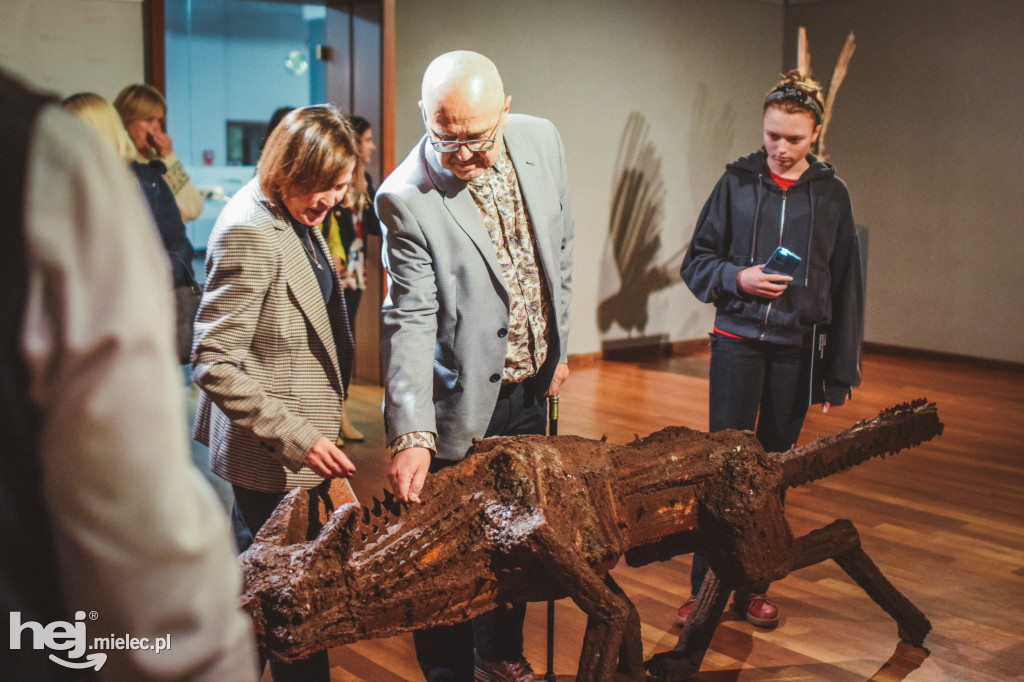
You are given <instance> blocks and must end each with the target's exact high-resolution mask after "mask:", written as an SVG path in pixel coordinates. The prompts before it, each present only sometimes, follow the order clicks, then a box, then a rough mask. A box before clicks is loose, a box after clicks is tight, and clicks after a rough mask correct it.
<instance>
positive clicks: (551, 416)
mask: <svg viewBox="0 0 1024 682" xmlns="http://www.w3.org/2000/svg"><path fill="white" fill-rule="evenodd" d="M548 435H549V436H557V435H558V396H557V395H549V396H548ZM544 680H545V682H556V681H557V678H556V677H555V602H554V600H548V668H547V672H546V673H544Z"/></svg>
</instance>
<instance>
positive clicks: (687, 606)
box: [676, 597, 697, 627]
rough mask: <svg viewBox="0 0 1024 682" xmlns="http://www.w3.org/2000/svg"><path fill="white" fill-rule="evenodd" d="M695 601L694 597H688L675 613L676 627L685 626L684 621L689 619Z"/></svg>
mask: <svg viewBox="0 0 1024 682" xmlns="http://www.w3.org/2000/svg"><path fill="white" fill-rule="evenodd" d="M696 601H697V598H696V597H690V598H689V599H687V600H686V601H684V602H683V605H682V606H680V607H679V610H678V611H676V625H679V626H680V627H681V626H683V625H686V619H687V618H689V617H690V611H693V605H694V603H696Z"/></svg>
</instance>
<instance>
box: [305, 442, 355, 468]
mask: <svg viewBox="0 0 1024 682" xmlns="http://www.w3.org/2000/svg"><path fill="white" fill-rule="evenodd" d="M303 462H304V463H305V465H306V466H307V467H309V469H310V471H312V472H313V473H315V474H317V475H319V476H323V477H324V478H352V477H353V476H355V474H356V467H355V465H354V464H352V461H351V460H350V459H349V458H348V457H346V456H345V453H344V452H342V451H341V450H339V449H338V446H337V445H335V444H334V443H332V442H331V441H330V440H329V439H328V438H327V437H326V436H320V438H319V439H318V440H317V441H316V442H315V443H313V447H311V448H310V449H309V452H308V453H306V459H305V460H303Z"/></svg>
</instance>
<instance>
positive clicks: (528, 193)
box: [376, 52, 573, 680]
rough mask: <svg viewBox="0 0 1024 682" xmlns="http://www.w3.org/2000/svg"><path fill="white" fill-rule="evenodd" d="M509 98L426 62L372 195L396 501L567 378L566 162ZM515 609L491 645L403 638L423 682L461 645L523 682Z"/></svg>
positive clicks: (525, 414)
mask: <svg viewBox="0 0 1024 682" xmlns="http://www.w3.org/2000/svg"><path fill="white" fill-rule="evenodd" d="M510 102H511V98H510V97H507V96H505V94H504V89H503V87H502V84H501V79H500V76H499V75H498V72H497V69H496V68H495V67H494V65H493V64H492V63H491V62H490V60H488V59H487V58H486V57H483V56H482V55H479V54H476V53H472V52H453V53H448V54H445V55H442V56H441V57H438V58H437V59H436V60H434V62H432V63H431V65H430V66H429V67H428V69H427V72H426V74H425V76H424V81H423V100H422V101H421V102H420V107H421V110H422V112H423V118H424V123H425V125H426V135H425V136H424V137H423V139H421V140H420V142H419V143H418V144H417V145H416V147H415V148H414V149H413V150H412V151H411V152H410V154H409V155H408V157H406V159H405V160H404V161H403V162H402V163H401V164H400V165H399V166H398V168H396V169H395V171H394V172H393V173H392V174H391V175H389V176H388V177H387V179H385V181H384V182H383V184H382V185H381V187H380V189H379V190H378V192H377V196H376V209H377V214H378V216H379V217H380V221H381V226H382V230H383V233H384V265H385V269H386V271H387V275H388V296H387V298H386V300H385V302H384V305H383V307H382V311H381V317H382V324H383V329H382V338H381V354H382V360H383V363H384V372H385V394H384V402H385V408H384V411H385V422H386V426H387V439H388V443H389V445H390V447H391V450H392V464H391V469H390V471H389V474H388V475H389V480H390V482H391V485H392V488H393V489H394V491H395V493H396V495H397V496H398V497H399V499H401V500H404V501H412V502H417V501H419V499H420V498H419V494H420V491H421V488H422V486H423V482H424V480H425V478H426V475H427V473H428V471H431V472H432V471H437V470H438V469H440V468H443V467H444V466H447V465H449V464H453V463H455V462H457V461H458V460H460V459H462V458H463V457H464V456H465V454H466V451H467V449H468V448H469V447H470V445H471V443H472V439H473V438H480V437H484V436H493V435H517V434H524V433H544V430H545V426H546V419H545V416H546V410H545V395H557V394H558V391H559V387H560V386H561V384H562V382H563V381H564V380H565V379H566V377H567V376H568V366H567V364H566V354H567V338H568V333H569V299H570V296H571V294H572V250H573V219H572V210H571V206H570V201H569V190H568V184H567V180H566V169H565V154H564V150H563V148H562V142H561V139H560V137H559V135H558V131H557V130H556V129H555V127H554V125H552V124H551V123H550V122H549V121H546V120H544V119H540V118H535V117H532V116H524V115H515V114H509V112H508V110H509V104H510ZM492 613H493V612H492ZM522 614H525V607H524V608H523V609H522ZM522 614H516V615H515V617H514V618H513V621H512V622H511V624H508V625H507V627H506V626H505V625H498V626H492V627H488V628H485V629H486V630H487V631H488V632H490V633H491V634H490V635H488V634H482V633H481V631H480V627H476V628H474V629H475V630H476V632H475V635H474V633H473V632H470V631H468V630H466V628H463V630H462V631H461V634H459V633H454V634H453V633H448V635H445V636H442V637H441V640H443V641H438V640H436V639H433V638H432V636H431V635H429V634H428V635H424V633H423V632H420V633H416V637H414V640H415V642H416V645H417V654H418V658H419V660H420V665H421V667H422V668H423V670H424V673H425V675H426V676H427V679H472V674H473V649H474V641H473V638H474V636H475V638H476V641H475V648H476V650H477V653H478V655H479V656H480V657H482V658H483V659H484V660H483V661H481V660H480V659H479V658H478V659H477V661H476V665H477V668H478V670H477V674H478V676H479V675H481V671H480V668H481V666H483V667H484V668H485V670H484V672H483V675H484V677H482V679H488V678H487V677H486V675H488V674H491V673H494V675H493V679H496V680H500V679H506V678H507V679H532V678H530V677H525V676H524V674H528V669H529V664H527V663H526V662H525V660H524V659H523V658H522V641H521V638H522V618H521V615H522ZM488 615H490V614H485V616H481V617H480V618H478V619H477V620H478V621H479V620H480V619H486V618H487V616H488ZM464 625H466V626H468V624H464ZM477 625H479V624H477ZM453 627H454V628H459V627H460V626H453ZM516 628H518V633H516V632H514V631H515V630H516ZM439 630H445V629H444V628H441V629H439ZM504 630H512V631H513V632H504ZM467 632H469V634H467ZM491 635H493V636H491ZM467 637H468V642H467V641H466V638H467ZM495 639H498V640H503V641H504V643H503V644H497V645H493V646H492V644H491V642H492V641H493V640H495ZM453 642H461V644H455V643H453ZM439 652H440V653H439ZM467 656H468V659H467ZM488 659H490V660H488ZM467 660H468V662H469V663H468V665H469V671H468V673H467V672H466V662H467ZM488 666H490V667H489V668H488ZM517 666H518V667H517ZM492 668H493V670H492ZM438 669H445V670H447V673H444V674H441V673H438ZM448 673H450V674H448ZM467 674H468V677H467Z"/></svg>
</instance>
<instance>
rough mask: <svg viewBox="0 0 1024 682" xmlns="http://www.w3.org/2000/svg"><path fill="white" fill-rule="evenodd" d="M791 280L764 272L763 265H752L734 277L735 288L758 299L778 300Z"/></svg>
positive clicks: (780, 275)
mask: <svg viewBox="0 0 1024 682" xmlns="http://www.w3.org/2000/svg"><path fill="white" fill-rule="evenodd" d="M792 281H793V278H792V277H790V276H789V275H782V274H779V273H777V272H772V273H768V272H765V271H764V265H752V266H751V267H749V268H744V269H743V270H740V271H739V273H738V274H737V275H736V286H737V287H738V288H739V290H740V291H742V292H743V293H745V294H749V295H751V296H757V297H758V298H767V299H775V298H778V297H779V296H780V295H781V294H782V292H783V291H785V290H786V287H787V286H789V283H790V282H792Z"/></svg>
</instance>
